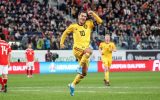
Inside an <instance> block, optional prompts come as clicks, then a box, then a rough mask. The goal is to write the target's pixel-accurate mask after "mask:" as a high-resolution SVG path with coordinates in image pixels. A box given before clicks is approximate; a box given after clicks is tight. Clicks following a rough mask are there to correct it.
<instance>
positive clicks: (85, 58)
mask: <svg viewBox="0 0 160 100" xmlns="http://www.w3.org/2000/svg"><path fill="white" fill-rule="evenodd" d="M91 54H92V50H91V49H90V48H87V49H85V50H84V52H83V56H82V59H81V60H80V66H81V67H83V66H85V65H87V63H88V59H89V57H90V56H91Z"/></svg>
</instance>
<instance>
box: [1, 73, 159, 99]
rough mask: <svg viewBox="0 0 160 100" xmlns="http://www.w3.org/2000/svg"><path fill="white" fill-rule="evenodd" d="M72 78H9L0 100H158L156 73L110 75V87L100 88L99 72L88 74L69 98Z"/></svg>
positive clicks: (21, 76)
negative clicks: (6, 89)
mask: <svg viewBox="0 0 160 100" xmlns="http://www.w3.org/2000/svg"><path fill="white" fill-rule="evenodd" d="M75 75H76V74H41V75H34V77H33V78H27V77H26V76H25V75H9V81H8V92H7V93H0V100H160V72H127V73H120V72H119V73H111V74H110V80H111V86H110V87H105V86H104V84H103V73H89V74H88V76H87V77H86V78H85V79H84V80H83V81H81V83H80V84H79V85H77V87H76V90H75V96H73V97H72V96H70V95H69V89H68V87H67V85H68V83H70V82H71V81H72V80H73V78H74V77H75Z"/></svg>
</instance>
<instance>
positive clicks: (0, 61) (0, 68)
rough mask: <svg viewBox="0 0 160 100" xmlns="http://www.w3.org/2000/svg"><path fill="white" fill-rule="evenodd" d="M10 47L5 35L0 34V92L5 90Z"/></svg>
mask: <svg viewBox="0 0 160 100" xmlns="http://www.w3.org/2000/svg"><path fill="white" fill-rule="evenodd" d="M10 53H11V47H10V45H9V44H8V43H7V42H6V41H5V35H4V34H0V84H1V86H2V88H1V90H0V92H5V93H6V92H7V80H8V77H7V75H8V67H9V66H10Z"/></svg>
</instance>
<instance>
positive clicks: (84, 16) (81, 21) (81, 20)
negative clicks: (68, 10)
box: [78, 12, 87, 25]
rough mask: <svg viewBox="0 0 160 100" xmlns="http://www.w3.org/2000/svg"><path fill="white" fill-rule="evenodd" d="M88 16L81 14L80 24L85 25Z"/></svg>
mask: <svg viewBox="0 0 160 100" xmlns="http://www.w3.org/2000/svg"><path fill="white" fill-rule="evenodd" d="M86 19H87V14H86V13H83V12H82V13H80V14H79V16H78V24H80V25H83V24H84V23H85V22H86Z"/></svg>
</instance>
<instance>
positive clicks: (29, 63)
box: [26, 62, 34, 70]
mask: <svg viewBox="0 0 160 100" xmlns="http://www.w3.org/2000/svg"><path fill="white" fill-rule="evenodd" d="M26 66H27V69H28V70H33V68H34V62H28V63H26Z"/></svg>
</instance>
